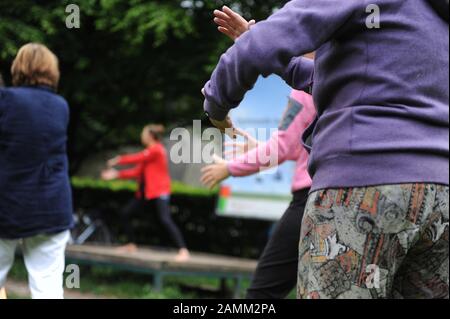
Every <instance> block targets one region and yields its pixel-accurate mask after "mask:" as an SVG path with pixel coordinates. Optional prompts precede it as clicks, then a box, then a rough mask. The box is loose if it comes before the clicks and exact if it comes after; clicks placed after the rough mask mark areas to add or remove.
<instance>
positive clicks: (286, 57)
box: [204, 0, 365, 121]
mask: <svg viewBox="0 0 450 319" xmlns="http://www.w3.org/2000/svg"><path fill="white" fill-rule="evenodd" d="M364 3H365V1H362V0H345V1H343V0H293V1H291V2H289V3H288V4H287V5H286V6H285V7H284V8H282V9H281V10H279V11H278V12H276V13H275V14H274V15H272V16H271V17H270V18H269V19H267V20H266V21H262V22H259V23H257V24H256V25H254V26H252V27H251V28H250V31H249V32H246V33H245V34H243V35H242V36H241V37H240V38H239V39H238V40H237V41H236V43H235V45H234V46H233V47H231V48H230V49H229V50H228V51H227V52H226V53H225V54H224V55H223V56H222V57H221V59H220V62H219V64H218V65H217V68H216V70H215V71H214V73H213V75H212V77H211V80H210V81H209V82H208V83H207V84H206V85H205V87H204V94H205V97H206V99H205V103H204V108H205V110H206V111H207V112H208V114H209V116H210V117H211V118H212V119H215V120H219V121H220V120H223V119H224V118H225V117H226V116H227V114H228V112H229V111H230V109H232V108H235V107H237V106H238V105H239V104H240V102H241V101H242V99H243V97H244V95H245V93H246V92H247V91H248V90H250V89H251V88H253V86H254V84H255V83H256V80H257V79H258V77H259V76H260V75H262V76H269V75H271V74H278V75H280V76H281V77H283V78H286V77H287V78H289V76H287V75H286V72H288V73H290V72H289V70H290V68H289V65H290V63H291V62H292V59H293V58H295V57H300V56H302V55H304V54H306V53H308V52H313V51H315V50H316V49H318V48H319V47H321V46H322V45H323V44H324V43H326V42H327V41H328V40H329V39H330V38H331V37H332V36H333V34H334V33H335V32H336V31H337V30H339V29H340V28H341V27H342V26H344V25H345V23H346V22H347V21H348V20H349V19H350V17H351V16H352V15H353V14H354V13H355V12H356V10H357V9H358V8H361V9H363V6H364ZM294 69H295V68H294ZM287 70H288V71H287ZM290 74H292V73H290ZM291 78H292V77H291ZM295 86H296V87H298V86H297V85H295Z"/></svg>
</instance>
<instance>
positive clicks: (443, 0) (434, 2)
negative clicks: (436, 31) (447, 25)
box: [427, 0, 450, 22]
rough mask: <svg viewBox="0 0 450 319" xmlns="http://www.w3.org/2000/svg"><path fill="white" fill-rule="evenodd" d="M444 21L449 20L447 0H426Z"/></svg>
mask: <svg viewBox="0 0 450 319" xmlns="http://www.w3.org/2000/svg"><path fill="white" fill-rule="evenodd" d="M427 1H428V2H429V3H430V5H431V6H432V7H433V8H434V10H436V12H437V13H438V14H439V16H441V17H442V18H443V19H444V20H445V21H447V22H449V7H450V5H449V0H427Z"/></svg>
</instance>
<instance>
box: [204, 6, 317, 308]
mask: <svg viewBox="0 0 450 319" xmlns="http://www.w3.org/2000/svg"><path fill="white" fill-rule="evenodd" d="M214 14H215V16H216V18H215V22H216V23H217V24H218V25H219V31H220V32H222V33H224V34H225V35H227V36H228V37H230V38H231V39H232V40H236V39H237V38H238V37H239V36H240V35H242V33H244V32H246V31H247V30H248V29H249V28H250V27H251V25H253V24H254V21H253V20H252V21H250V22H247V21H246V20H245V19H244V18H243V17H241V16H240V15H238V14H237V13H236V12H234V11H232V10H231V9H229V8H227V7H224V9H223V11H218V10H216V11H215V12H214ZM315 118H316V109H315V106H314V103H313V98H312V96H311V95H310V94H307V93H305V92H303V91H297V90H293V91H292V93H291V96H290V97H289V103H288V106H287V108H286V111H285V113H284V116H283V119H282V121H281V124H280V127H279V130H278V131H277V132H276V133H274V134H273V136H272V137H271V139H270V140H269V141H267V142H265V143H261V142H258V141H256V140H255V139H254V138H252V137H251V136H249V135H248V134H246V133H245V132H242V131H241V130H237V133H239V134H241V135H244V136H245V137H246V141H247V143H245V145H239V144H237V143H234V144H232V145H233V146H234V147H235V148H242V149H243V150H244V151H245V152H246V153H245V154H244V155H242V156H240V157H238V158H234V159H233V160H231V161H226V160H224V159H220V158H216V164H213V165H209V166H207V167H205V168H204V169H203V171H202V172H203V176H202V182H203V183H204V184H205V185H207V186H209V187H214V186H216V185H217V184H219V183H220V182H222V181H223V180H225V179H227V178H228V177H230V176H234V177H244V176H249V175H253V174H257V173H259V172H261V171H263V170H265V169H268V168H271V167H275V166H278V165H281V164H283V163H284V162H286V161H295V162H296V172H295V176H294V177H293V181H292V192H293V200H292V202H291V204H290V206H289V208H288V209H287V210H286V212H285V213H284V215H283V217H282V218H281V220H280V221H279V222H278V223H277V226H276V228H275V230H274V232H273V235H272V236H271V238H270V239H269V242H268V244H267V245H266V247H265V249H264V252H263V254H262V256H261V258H260V260H259V263H258V267H257V270H256V272H255V274H254V277H253V280H252V283H251V285H250V288H249V289H248V292H247V296H246V297H247V299H283V298H286V297H287V296H288V294H289V293H290V292H291V291H292V290H293V289H294V288H295V286H296V284H297V270H298V242H299V238H300V228H301V223H302V218H303V213H304V210H305V205H306V201H307V199H308V193H309V189H310V187H311V184H312V180H311V177H310V176H309V174H308V171H307V166H308V165H307V164H308V152H307V151H306V149H305V148H304V147H303V145H302V143H301V136H302V135H303V133H304V131H305V130H306V129H307V128H308V127H309V126H310V124H311V123H312V122H313V121H314V119H315ZM260 154H264V156H260Z"/></svg>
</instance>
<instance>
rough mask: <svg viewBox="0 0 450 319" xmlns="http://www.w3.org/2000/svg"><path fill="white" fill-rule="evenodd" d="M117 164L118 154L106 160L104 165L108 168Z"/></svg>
mask: <svg viewBox="0 0 450 319" xmlns="http://www.w3.org/2000/svg"><path fill="white" fill-rule="evenodd" d="M118 164H119V156H116V157H114V158H112V159H110V160H109V161H107V162H106V165H107V166H108V168H111V167H114V166H116V165H118Z"/></svg>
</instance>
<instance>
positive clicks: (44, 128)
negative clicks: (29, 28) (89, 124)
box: [0, 43, 73, 299]
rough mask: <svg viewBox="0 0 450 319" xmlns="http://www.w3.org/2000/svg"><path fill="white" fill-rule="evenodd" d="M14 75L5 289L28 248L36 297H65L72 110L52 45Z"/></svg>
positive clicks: (3, 182) (0, 192) (0, 127)
mask: <svg viewBox="0 0 450 319" xmlns="http://www.w3.org/2000/svg"><path fill="white" fill-rule="evenodd" d="M11 73H12V80H13V87H11V88H0V287H3V286H4V284H5V281H6V277H7V274H8V272H9V270H10V269H11V267H12V265H13V262H14V253H15V250H16V247H17V246H18V245H19V243H21V244H22V250H23V255H24V260H25V265H26V268H27V271H28V275H29V276H28V278H29V287H30V291H31V295H32V297H33V298H35V299H44V298H45V299H61V298H63V272H64V268H65V260H64V259H65V258H64V257H65V256H64V252H65V247H66V244H67V242H68V240H69V238H70V229H71V228H72V226H73V214H72V194H71V188H70V182H69V175H68V159H67V155H66V142H67V127H68V123H69V106H68V104H67V102H66V100H65V99H64V98H63V97H61V96H59V95H58V94H56V90H57V87H58V82H59V78H60V72H59V66H58V59H57V57H56V56H55V55H54V54H53V53H52V52H51V51H50V50H49V49H48V48H47V47H45V46H44V45H41V44H35V43H30V44H27V45H25V46H23V47H22V48H21V49H20V50H19V52H18V54H17V57H16V59H15V60H14V62H13V65H12V68H11Z"/></svg>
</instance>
